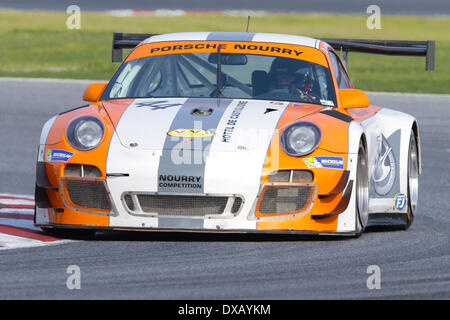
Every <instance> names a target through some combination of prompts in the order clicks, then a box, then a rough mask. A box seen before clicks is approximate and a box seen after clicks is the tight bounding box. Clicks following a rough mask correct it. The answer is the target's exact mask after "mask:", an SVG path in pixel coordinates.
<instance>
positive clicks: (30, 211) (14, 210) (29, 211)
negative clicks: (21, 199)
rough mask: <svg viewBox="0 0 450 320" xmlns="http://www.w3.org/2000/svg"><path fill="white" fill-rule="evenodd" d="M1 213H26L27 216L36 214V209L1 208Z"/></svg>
mask: <svg viewBox="0 0 450 320" xmlns="http://www.w3.org/2000/svg"><path fill="white" fill-rule="evenodd" d="M0 212H2V213H25V214H30V215H33V214H34V209H22V208H0Z"/></svg>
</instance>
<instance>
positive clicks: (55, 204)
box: [35, 32, 421, 236]
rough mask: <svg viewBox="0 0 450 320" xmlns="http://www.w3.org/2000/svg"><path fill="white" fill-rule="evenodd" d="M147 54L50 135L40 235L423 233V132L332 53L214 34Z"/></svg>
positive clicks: (155, 45) (49, 125) (162, 38)
mask: <svg viewBox="0 0 450 320" xmlns="http://www.w3.org/2000/svg"><path fill="white" fill-rule="evenodd" d="M127 41H128V42H127ZM131 43H132V46H131V47H134V46H136V47H135V48H134V49H133V50H132V51H131V53H130V54H129V55H128V57H127V58H126V59H125V61H124V62H123V63H122V64H121V66H120V67H119V68H118V70H117V72H116V73H115V75H114V76H113V78H112V79H111V80H110V82H109V83H108V84H103V83H96V84H92V85H90V86H89V87H88V88H87V89H86V91H85V93H84V97H83V98H84V100H86V101H89V102H91V103H90V104H88V105H85V106H81V107H78V108H75V109H72V110H69V111H65V112H62V113H60V114H58V115H56V116H55V117H53V118H51V119H50V120H48V121H47V122H46V123H45V124H44V126H43V129H42V133H41V137H40V144H39V151H38V161H37V170H36V211H35V224H36V225H37V226H40V227H42V228H43V229H44V230H46V231H48V232H55V231H62V230H63V231H64V230H70V229H75V230H86V231H95V230H114V229H123V230H177V231H179V230H182V231H183V230H184V231H207V232H219V231H220V232H244V233H245V232H247V233H250V232H271V233H277V232H288V233H295V232H301V233H314V234H344V235H357V236H358V235H360V234H361V233H362V232H363V231H364V229H365V228H366V227H367V226H368V225H369V224H371V223H389V224H396V225H398V226H400V227H402V228H408V227H409V226H410V225H411V223H412V221H413V217H414V214H415V209H416V206H417V199H418V176H419V174H420V167H421V166H420V144H419V141H420V138H419V131H418V130H419V127H418V123H417V120H416V119H415V118H414V117H412V116H411V115H408V114H405V113H402V112H398V111H394V110H391V109H386V108H381V107H378V106H374V105H371V104H370V103H369V99H368V97H367V96H366V94H365V93H364V92H363V91H360V90H357V89H355V88H354V85H353V84H352V82H351V81H350V79H349V77H348V75H347V72H346V67H345V64H344V63H342V62H341V60H340V58H339V56H338V54H336V52H335V50H334V49H333V47H332V46H331V45H330V44H329V43H328V42H325V41H321V40H317V39H312V38H307V37H301V36H291V35H280V34H262V33H221V32H217V33H216V32H211V33H208V32H198V33H177V34H167V35H155V36H149V35H147V36H146V37H145V38H144V39H140V40H138V41H137V42H136V40H135V39H134V42H133V41H131ZM120 44H124V46H123V48H126V47H127V46H126V45H127V44H128V45H129V44H130V39H128V40H127V39H126V37H125V38H122V39H118V40H117V41H115V43H114V46H115V47H113V49H114V50H116V49H117V48H119V47H120ZM341 45H342V46H344V48H345V49H349V48H350V49H351V48H352V47H351V46H350V45H349V44H345V43H344V44H342V43H341ZM357 45H358V44H357ZM359 45H361V46H362V47H363V49H364V48H365V49H366V50H373V46H375V47H376V45H373V44H361V43H359ZM371 46H372V47H371ZM397 48H400V46H397ZM402 50H403V48H402ZM336 51H337V50H336ZM120 53H121V52H120Z"/></svg>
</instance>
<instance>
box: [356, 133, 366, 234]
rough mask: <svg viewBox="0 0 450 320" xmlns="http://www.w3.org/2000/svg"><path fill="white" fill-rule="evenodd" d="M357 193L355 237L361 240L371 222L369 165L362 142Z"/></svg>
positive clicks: (360, 144)
mask: <svg viewBox="0 0 450 320" xmlns="http://www.w3.org/2000/svg"><path fill="white" fill-rule="evenodd" d="M355 193H356V201H355V212H356V214H355V218H356V221H355V237H356V238H359V237H360V236H361V235H362V234H363V233H364V230H365V229H366V227H367V224H368V221H369V164H368V157H367V151H366V147H365V145H364V143H363V141H362V140H361V141H360V143H359V148H358V163H357V169H356V183H355Z"/></svg>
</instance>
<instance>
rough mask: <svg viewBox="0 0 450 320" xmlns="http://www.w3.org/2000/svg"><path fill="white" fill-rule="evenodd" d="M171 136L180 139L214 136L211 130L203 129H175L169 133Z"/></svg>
mask: <svg viewBox="0 0 450 320" xmlns="http://www.w3.org/2000/svg"><path fill="white" fill-rule="evenodd" d="M167 134H168V135H169V136H174V137H180V138H205V137H211V136H213V135H214V132H213V131H211V130H203V129H175V130H172V131H169V132H168V133H167Z"/></svg>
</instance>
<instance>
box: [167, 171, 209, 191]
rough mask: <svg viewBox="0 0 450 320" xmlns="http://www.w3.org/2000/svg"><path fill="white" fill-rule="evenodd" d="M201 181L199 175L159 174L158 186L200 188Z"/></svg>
mask: <svg viewBox="0 0 450 320" xmlns="http://www.w3.org/2000/svg"><path fill="white" fill-rule="evenodd" d="M201 181H202V177H201V176H188V175H171V174H160V175H159V187H162V188H189V189H201V188H202V184H201Z"/></svg>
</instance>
